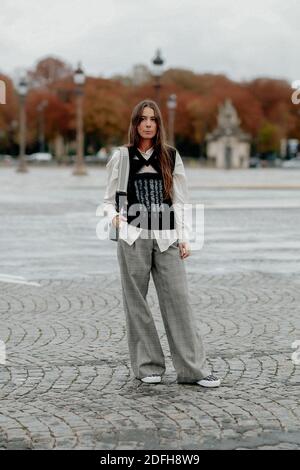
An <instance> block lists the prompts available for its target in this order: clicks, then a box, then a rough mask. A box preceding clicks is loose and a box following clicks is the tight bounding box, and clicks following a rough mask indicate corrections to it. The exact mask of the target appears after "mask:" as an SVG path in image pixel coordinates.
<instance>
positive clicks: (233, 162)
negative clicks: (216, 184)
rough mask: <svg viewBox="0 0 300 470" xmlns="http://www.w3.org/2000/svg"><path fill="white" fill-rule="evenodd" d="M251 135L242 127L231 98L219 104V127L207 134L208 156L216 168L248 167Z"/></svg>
mask: <svg viewBox="0 0 300 470" xmlns="http://www.w3.org/2000/svg"><path fill="white" fill-rule="evenodd" d="M250 141H251V136H250V134H247V133H246V132H244V131H242V129H241V128H240V119H239V117H238V114H237V111H236V109H235V107H234V106H233V104H232V102H231V100H229V99H227V100H226V101H225V103H224V104H223V105H220V106H219V114H218V127H217V128H216V129H215V130H214V131H213V132H211V133H209V134H207V135H206V142H207V150H206V153H207V158H208V161H210V162H211V163H212V166H215V167H216V168H248V167H249V159H250Z"/></svg>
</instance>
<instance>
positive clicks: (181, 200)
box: [103, 147, 190, 251]
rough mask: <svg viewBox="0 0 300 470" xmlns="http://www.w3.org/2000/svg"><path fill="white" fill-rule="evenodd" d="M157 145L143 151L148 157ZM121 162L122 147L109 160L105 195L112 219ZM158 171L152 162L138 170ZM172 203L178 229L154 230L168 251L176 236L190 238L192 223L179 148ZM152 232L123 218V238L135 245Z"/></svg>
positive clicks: (105, 208)
mask: <svg viewBox="0 0 300 470" xmlns="http://www.w3.org/2000/svg"><path fill="white" fill-rule="evenodd" d="M153 150H154V147H151V148H150V149H148V150H147V151H146V152H142V151H141V150H140V149H139V151H140V152H141V154H142V155H143V157H144V158H145V159H147V160H148V159H149V158H150V157H151V155H152V152H153ZM119 163H120V150H119V149H116V150H115V151H114V153H113V154H112V156H111V157H110V159H109V161H108V162H107V164H106V169H107V186H106V191H105V195H104V207H103V209H104V214H105V215H106V216H107V217H108V220H109V222H110V223H111V221H112V219H113V218H114V217H115V215H117V214H118V212H117V211H116V209H115V194H116V190H117V183H118V171H119ZM146 172H147V173H149V172H151V173H157V171H156V170H155V169H154V168H153V166H152V165H149V166H148V167H147V166H146V165H144V166H143V167H142V168H141V169H140V171H139V172H138V173H146ZM172 203H173V204H172V206H173V209H174V214H175V229H173V230H152V233H153V235H154V237H155V238H156V240H157V244H158V246H159V249H160V251H165V250H167V249H168V247H169V246H170V245H171V244H172V243H174V242H175V241H176V240H178V241H179V242H188V241H189V233H190V226H189V225H188V222H187V220H186V219H187V218H186V217H184V204H187V203H188V190H187V181H186V176H185V170H184V166H183V162H182V158H181V156H180V155H179V153H178V151H177V150H176V159H175V168H174V171H173V198H172ZM145 232H148V231H147V230H145V229H142V228H139V227H136V226H135V225H132V224H128V223H127V221H122V220H121V221H120V229H119V238H122V239H123V240H125V241H126V242H127V243H128V244H129V245H132V244H133V243H134V242H135V240H136V239H137V238H138V237H139V236H141V234H143V233H145Z"/></svg>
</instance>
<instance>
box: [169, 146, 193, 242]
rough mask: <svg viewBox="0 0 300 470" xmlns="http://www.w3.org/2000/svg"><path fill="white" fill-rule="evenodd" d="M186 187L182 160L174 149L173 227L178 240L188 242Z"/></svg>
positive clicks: (189, 229)
mask: <svg viewBox="0 0 300 470" xmlns="http://www.w3.org/2000/svg"><path fill="white" fill-rule="evenodd" d="M188 198H189V195H188V188H187V180H186V175H185V169H184V165H183V161H182V158H181V156H180V155H179V153H178V151H177V150H176V160H175V168H174V172H173V207H174V212H175V228H176V231H177V235H178V240H179V242H189V240H190V233H191V227H190V224H189V221H188V216H187V208H186V207H185V204H188Z"/></svg>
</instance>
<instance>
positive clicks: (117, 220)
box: [112, 214, 120, 228]
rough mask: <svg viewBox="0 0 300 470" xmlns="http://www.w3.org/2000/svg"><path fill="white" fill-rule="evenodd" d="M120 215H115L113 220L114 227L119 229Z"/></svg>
mask: <svg viewBox="0 0 300 470" xmlns="http://www.w3.org/2000/svg"><path fill="white" fill-rule="evenodd" d="M119 222H120V221H119V214H117V215H115V216H114V218H113V219H112V223H113V226H114V227H117V228H119Z"/></svg>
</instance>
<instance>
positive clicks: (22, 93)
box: [16, 77, 28, 173]
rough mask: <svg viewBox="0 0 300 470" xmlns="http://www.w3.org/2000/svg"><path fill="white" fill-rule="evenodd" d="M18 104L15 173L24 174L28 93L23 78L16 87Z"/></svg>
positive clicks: (25, 166) (25, 165) (25, 167)
mask: <svg viewBox="0 0 300 470" xmlns="http://www.w3.org/2000/svg"><path fill="white" fill-rule="evenodd" d="M17 88H18V94H19V103H20V117H19V121H20V124H19V125H20V128H19V163H18V166H17V170H16V171H17V172H20V173H26V172H27V171H28V167H27V162H26V158H25V152H26V111H25V101H26V95H27V92H28V83H27V80H26V78H25V77H22V78H21V79H20V81H19V83H18V85H17Z"/></svg>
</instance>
